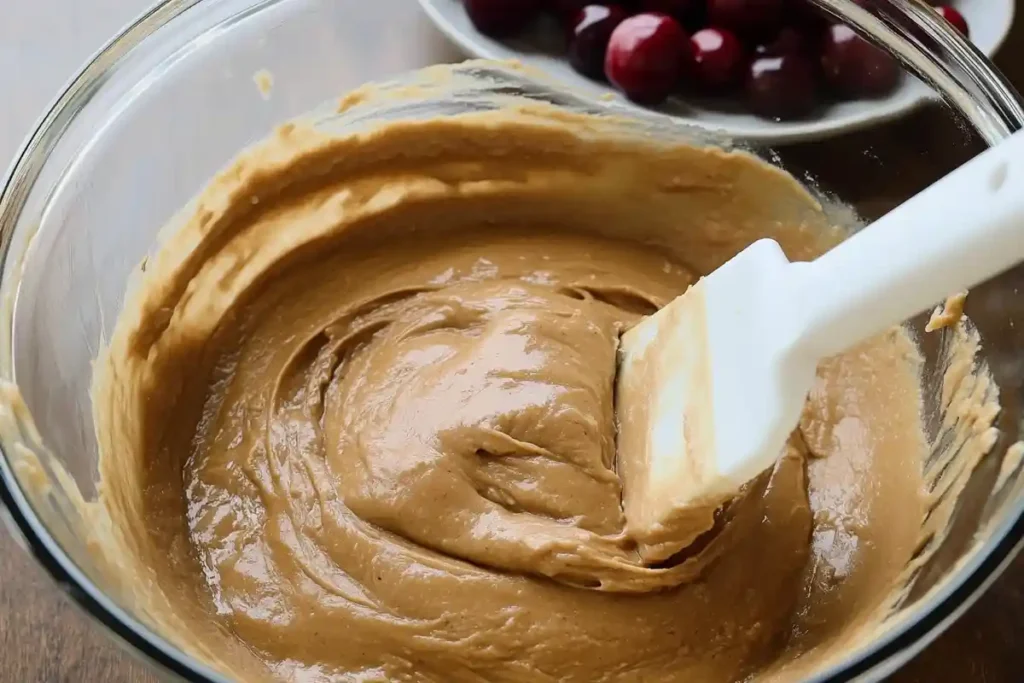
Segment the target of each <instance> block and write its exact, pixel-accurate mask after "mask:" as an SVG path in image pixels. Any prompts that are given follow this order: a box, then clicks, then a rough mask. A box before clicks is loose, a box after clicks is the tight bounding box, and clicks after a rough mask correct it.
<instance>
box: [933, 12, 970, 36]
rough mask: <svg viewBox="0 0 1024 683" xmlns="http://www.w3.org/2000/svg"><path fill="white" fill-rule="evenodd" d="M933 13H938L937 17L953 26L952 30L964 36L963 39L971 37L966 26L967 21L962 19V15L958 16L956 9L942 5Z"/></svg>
mask: <svg viewBox="0 0 1024 683" xmlns="http://www.w3.org/2000/svg"><path fill="white" fill-rule="evenodd" d="M935 11H936V12H938V13H939V16H941V17H942V18H943V19H945V20H946V21H948V22H949V23H951V24H953V28H955V29H956V30H957V31H960V33H962V34H964V38H967V37H969V36H970V35H971V29H970V28H969V27H968V26H967V20H966V19H964V15H962V14H960V11H959V10H957V9H956V8H954V7H949V6H948V5H943V6H941V7H936V8H935Z"/></svg>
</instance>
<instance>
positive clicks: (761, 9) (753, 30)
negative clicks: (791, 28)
mask: <svg viewBox="0 0 1024 683" xmlns="http://www.w3.org/2000/svg"><path fill="white" fill-rule="evenodd" d="M783 8H784V0H708V20H709V23H710V25H712V26H720V27H722V28H727V29H730V30H732V31H734V32H735V33H738V34H740V35H742V36H744V37H745V38H761V37H765V36H770V35H772V34H773V33H775V31H777V30H778V28H779V25H780V24H781V23H782V14H783Z"/></svg>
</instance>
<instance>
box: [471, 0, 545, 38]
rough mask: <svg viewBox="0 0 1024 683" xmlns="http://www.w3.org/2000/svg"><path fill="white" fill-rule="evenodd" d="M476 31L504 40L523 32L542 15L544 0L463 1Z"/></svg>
mask: <svg viewBox="0 0 1024 683" xmlns="http://www.w3.org/2000/svg"><path fill="white" fill-rule="evenodd" d="M462 4H463V6H464V7H465V8H466V14H468V15H469V20H470V21H472V22H473V26H475V27H476V30H478V31H480V33H483V34H485V35H489V36H492V37H494V38H504V37H506V36H510V35H513V34H515V33H518V32H519V31H521V30H523V29H524V28H526V27H527V25H529V23H530V22H531V21H533V19H534V18H535V17H536V16H537V15H538V14H539V13H540V11H541V9H542V8H543V7H544V0H463V2H462Z"/></svg>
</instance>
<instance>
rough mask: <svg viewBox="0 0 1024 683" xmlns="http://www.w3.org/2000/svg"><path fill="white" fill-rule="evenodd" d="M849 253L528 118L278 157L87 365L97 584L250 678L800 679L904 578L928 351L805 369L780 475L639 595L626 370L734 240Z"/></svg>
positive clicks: (370, 93) (650, 155) (446, 122)
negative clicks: (628, 345) (623, 471)
mask: <svg viewBox="0 0 1024 683" xmlns="http://www.w3.org/2000/svg"><path fill="white" fill-rule="evenodd" d="M444 74H445V72H444V71H439V72H435V75H440V76H444ZM383 96H385V95H382V94H381V93H380V92H378V91H376V90H375V89H372V88H370V89H367V90H364V91H361V92H360V93H357V94H356V95H354V96H350V97H349V98H347V99H346V101H345V103H344V104H343V106H345V107H350V106H362V105H363V104H364V103H365V102H366V101H367V100H372V99H373V98H375V97H383ZM386 96H387V97H390V98H395V97H399V95H398V94H396V93H394V92H390V93H387V94H386ZM837 234H838V233H837V232H836V231H835V230H833V229H831V227H830V224H829V221H828V220H827V219H826V217H825V215H824V214H823V212H822V211H821V209H820V207H819V206H818V204H817V203H816V202H815V201H814V200H813V199H812V198H811V196H810V195H809V194H807V193H806V192H805V191H804V189H803V188H802V187H801V186H800V185H799V184H797V183H796V182H795V181H794V180H793V179H792V178H790V177H789V176H787V175H785V174H783V173H781V172H779V171H778V170H776V169H774V168H772V167H770V166H768V165H766V164H764V163H762V162H761V161H759V160H757V159H755V158H754V157H752V156H748V155H746V154H744V153H739V152H735V153H733V152H724V151H721V150H719V149H716V148H711V147H707V148H705V147H700V146H696V145H688V144H678V145H675V146H669V147H665V146H659V145H657V144H656V143H655V142H653V141H652V140H650V139H647V138H645V137H643V136H638V135H631V134H630V133H629V129H628V127H626V126H622V125H619V124H618V123H616V122H614V121H601V120H598V119H596V118H591V117H587V116H573V115H569V114H566V113H565V112H563V111H558V110H556V109H554V108H550V107H547V106H546V105H542V104H536V105H530V106H527V107H523V106H522V105H521V103H520V105H519V106H518V107H517V108H511V107H505V108H503V109H499V110H497V111H486V112H477V113H469V114H463V115H459V116H450V117H444V118H431V119H429V120H422V121H407V122H391V123H380V124H375V125H371V126H369V127H364V128H363V129H362V130H361V131H360V132H357V133H347V134H342V133H329V132H325V131H324V129H322V128H321V129H315V128H313V127H311V126H309V125H306V124H303V123H295V124H288V125H286V126H285V127H282V128H281V129H280V130H278V131H277V132H276V133H275V134H274V135H273V136H272V137H271V138H269V139H268V140H266V141H265V142H262V143H260V144H258V145H256V146H255V147H254V148H252V149H250V150H249V151H247V152H246V153H244V154H243V155H242V156H241V157H240V158H239V159H238V160H237V162H236V163H235V164H234V165H233V166H231V167H230V168H229V169H228V170H226V171H224V172H223V173H221V174H220V175H219V176H218V177H217V178H216V179H215V180H214V181H213V182H212V183H211V184H210V186H209V187H208V188H207V189H206V190H205V191H204V192H203V194H202V195H201V197H200V198H199V199H198V200H197V202H196V203H195V204H194V206H192V207H191V208H190V209H189V210H188V211H187V212H186V215H185V217H184V219H183V221H182V222H180V223H179V224H178V225H176V226H175V228H174V232H173V234H172V235H171V236H170V237H169V238H168V239H167V240H166V241H165V243H164V244H163V245H162V247H161V249H160V250H159V252H158V253H157V254H156V255H155V257H154V258H152V259H150V260H149V262H148V263H146V264H144V266H143V268H142V270H141V272H140V273H139V276H138V280H137V281H136V282H135V283H134V285H133V288H132V293H131V295H130V297H129V299H128V301H127V303H126V306H125V309H124V312H123V313H122V315H121V317H120V319H119V321H118V323H117V326H116V331H115V333H114V334H113V336H112V338H111V339H110V342H109V345H108V347H107V348H106V350H105V351H104V352H103V353H102V355H101V357H100V358H99V359H98V362H97V366H96V382H95V386H94V399H95V406H96V408H95V410H96V419H97V429H98V433H99V436H100V440H101V450H102V459H101V479H102V481H101V497H100V506H101V508H102V510H103V515H102V516H103V519H104V520H107V521H106V522H105V524H109V528H107V527H106V526H105V527H104V532H103V534H101V535H98V540H97V541H96V547H97V549H98V550H97V552H98V555H100V556H102V557H104V558H106V560H105V561H106V562H107V563H108V564H109V565H110V567H108V571H109V572H112V573H113V574H115V575H116V576H118V577H119V580H120V582H121V583H122V585H123V586H124V587H125V590H126V591H127V592H128V593H129V594H130V595H131V596H132V598H131V599H132V601H133V602H134V604H135V605H136V608H137V609H138V611H139V612H140V613H141V614H142V615H143V617H144V618H145V619H147V620H148V621H150V622H151V623H152V624H154V625H155V626H156V627H157V628H159V629H160V630H161V631H163V632H164V633H166V634H168V635H169V636H170V637H171V638H172V639H173V640H174V641H175V642H177V643H178V644H179V645H181V646H182V647H184V648H186V649H187V650H188V651H190V652H192V653H193V654H195V655H196V656H198V657H200V658H202V659H204V660H206V661H208V662H211V663H212V664H214V665H215V666H217V667H219V668H221V669H223V670H226V671H229V672H233V673H234V674H236V675H238V676H239V677H244V678H246V679H249V680H252V679H254V678H257V677H260V676H263V677H268V678H274V679H280V680H291V681H308V682H313V681H446V682H447V681H586V682H594V681H651V682H654V681H701V682H707V683H718V682H721V683H727V682H730V681H741V680H746V679H748V678H754V679H780V680H791V679H795V678H799V677H800V675H801V674H802V673H806V672H807V671H810V670H813V669H814V668H815V667H816V666H818V665H820V664H822V663H823V662H825V661H828V660H830V659H832V658H834V657H837V656H840V655H841V654H842V652H843V651H844V648H848V647H852V646H853V644H855V643H857V642H860V640H861V639H862V638H863V637H865V636H864V634H868V633H871V632H872V630H873V629H874V628H876V627H877V625H878V623H879V622H880V621H881V620H882V618H883V617H884V616H885V615H886V613H887V611H888V609H889V608H890V607H891V606H892V604H893V595H896V594H898V593H899V592H900V591H901V590H902V588H903V583H902V582H903V580H904V577H905V567H906V566H907V564H908V562H910V560H911V558H912V557H913V555H914V552H915V550H916V549H917V547H918V545H919V542H920V539H921V535H922V523H923V520H924V515H925V510H926V504H927V502H926V496H925V486H924V477H923V473H922V461H923V459H924V456H925V453H926V451H927V444H926V442H925V438H924V436H923V434H922V423H921V415H920V413H921V407H920V405H921V401H920V395H919V390H918V386H919V378H918V363H919V360H918V355H917V351H916V348H915V346H914V345H913V343H912V342H911V341H910V339H909V338H908V337H907V335H905V334H904V333H903V332H902V331H893V332H891V333H889V334H886V335H884V336H882V337H880V338H878V339H875V340H873V341H871V342H870V343H866V344H864V345H862V346H861V347H859V348H857V349H854V350H852V351H850V352H849V353H847V354H844V355H842V356H840V357H837V358H835V359H832V360H830V361H828V362H826V363H824V364H823V365H822V366H821V368H820V371H819V374H818V381H817V384H816V386H815V389H814V391H813V394H812V396H811V398H810V400H809V401H808V405H807V409H806V412H805V414H804V417H803V420H802V422H801V425H800V428H799V429H798V430H797V431H796V432H795V433H794V434H793V437H792V439H791V441H790V445H789V447H788V449H787V451H786V452H785V453H784V454H783V455H782V457H781V459H780V460H779V461H778V464H777V466H776V467H775V468H774V471H771V472H766V473H765V474H764V475H763V476H762V477H761V478H760V479H758V480H757V481H756V482H755V483H754V484H752V485H751V486H750V488H749V490H748V491H747V492H746V493H745V495H744V496H742V497H741V498H740V499H739V500H737V501H735V502H734V503H733V504H732V505H730V506H729V507H728V508H727V509H725V510H724V512H723V513H722V514H720V515H719V516H718V520H717V522H716V525H715V528H714V529H713V530H712V531H711V532H710V533H708V534H705V535H704V536H702V537H701V538H700V539H698V542H697V543H696V544H695V545H694V546H691V547H690V548H688V549H686V550H685V551H683V552H682V553H679V554H677V555H675V556H673V557H671V558H669V559H667V560H665V561H662V562H659V563H658V564H656V565H653V566H651V565H647V564H645V563H644V562H643V561H642V559H641V557H640V555H639V554H638V553H637V551H636V543H635V541H634V539H631V538H630V537H629V536H628V535H627V534H625V533H624V531H623V529H624V519H623V512H622V507H621V495H622V491H621V486H620V480H619V478H618V476H617V474H616V469H615V452H616V451H615V439H616V433H615V405H614V396H613V384H614V378H615V357H616V345H617V340H618V336H619V334H620V332H621V331H622V330H623V329H625V328H627V327H628V326H629V325H631V324H633V323H635V322H636V321H637V320H639V319H640V318H641V317H642V316H643V315H646V314H649V313H651V312H652V311H654V310H656V309H657V308H658V307H660V306H662V305H664V304H665V303H666V302H668V301H670V300H671V299H672V298H673V297H675V296H676V295H678V294H680V293H681V292H683V291H684V290H685V288H686V287H687V285H689V284H690V283H692V282H693V281H694V280H695V278H696V277H698V276H699V275H700V274H701V273H706V272H709V271H710V270H712V269H714V268H715V267H716V266H717V265H719V264H720V263H721V262H723V261H724V260H725V259H727V258H728V257H729V256H731V255H732V254H733V253H735V252H736V251H738V250H739V249H740V248H742V247H743V246H744V245H746V244H748V243H749V242H751V241H753V240H754V239H756V238H758V237H762V236H771V237H774V238H776V239H778V240H779V241H780V243H781V244H782V245H783V247H784V249H786V251H787V252H788V253H789V255H790V257H791V258H809V257H811V256H813V255H814V254H817V253H819V252H821V251H822V250H824V249H825V248H827V247H828V246H829V245H830V244H833V243H834V242H835V240H836V239H837ZM737 428H742V425H738V426H737Z"/></svg>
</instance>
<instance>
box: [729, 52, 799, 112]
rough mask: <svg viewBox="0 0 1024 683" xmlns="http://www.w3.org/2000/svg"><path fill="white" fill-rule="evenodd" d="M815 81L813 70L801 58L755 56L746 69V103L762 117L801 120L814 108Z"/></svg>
mask: <svg viewBox="0 0 1024 683" xmlns="http://www.w3.org/2000/svg"><path fill="white" fill-rule="evenodd" d="M814 81H815V79H814V68H813V67H812V66H811V62H810V60H809V59H808V58H807V57H804V56H803V55H798V54H783V55H778V56H773V57H755V58H754V60H753V61H752V62H750V65H749V67H748V68H747V81H746V93H747V104H748V106H749V107H750V109H751V111H753V112H754V113H755V114H757V115H758V116H763V117H764V118H768V119H775V120H776V121H783V120H786V119H797V118H801V117H803V116H806V115H807V114H809V113H810V112H811V110H812V109H814V105H815V87H814V86H815V82H814Z"/></svg>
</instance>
